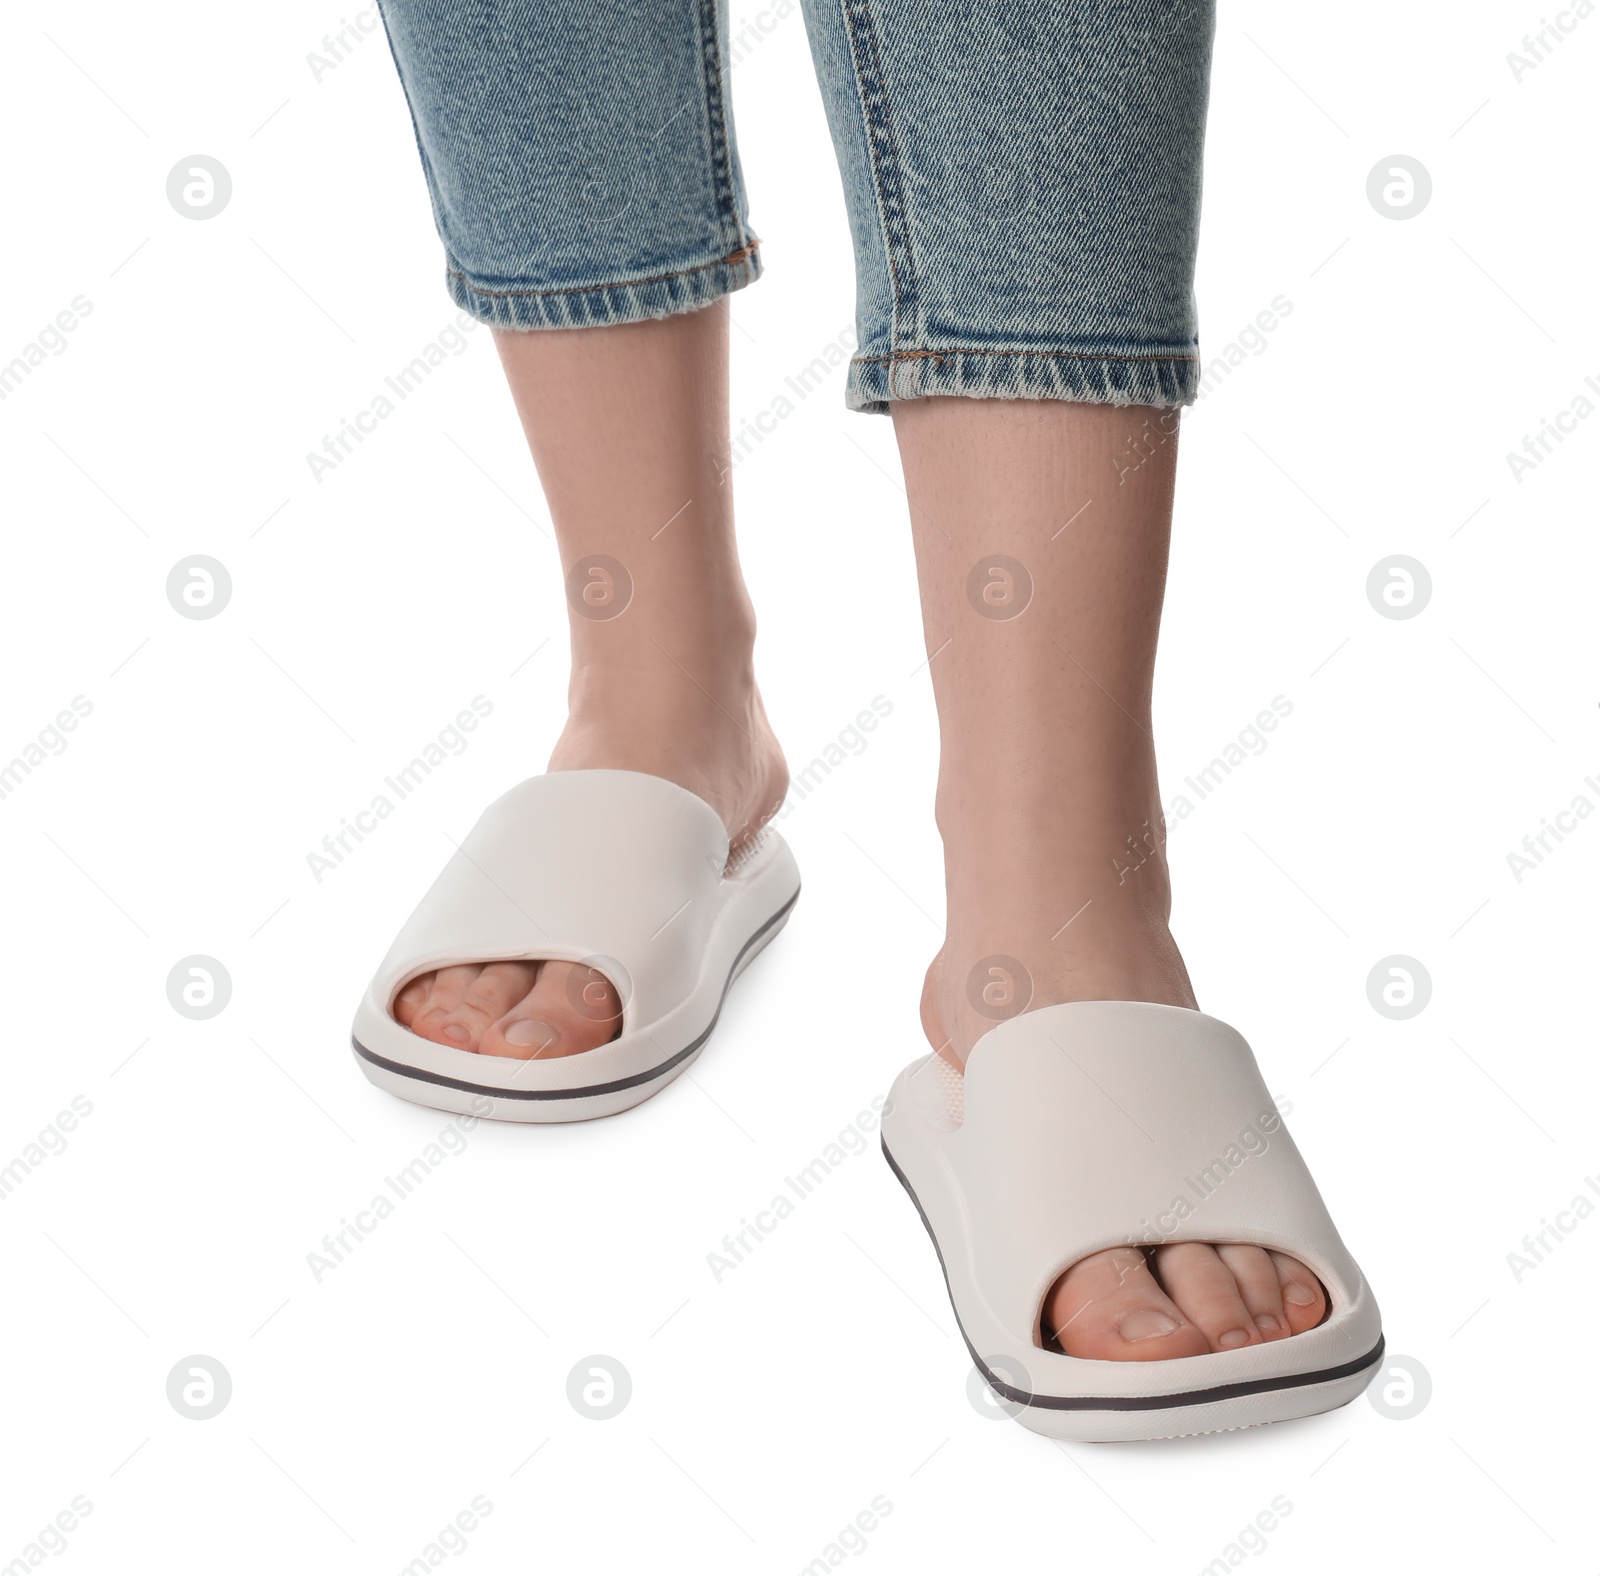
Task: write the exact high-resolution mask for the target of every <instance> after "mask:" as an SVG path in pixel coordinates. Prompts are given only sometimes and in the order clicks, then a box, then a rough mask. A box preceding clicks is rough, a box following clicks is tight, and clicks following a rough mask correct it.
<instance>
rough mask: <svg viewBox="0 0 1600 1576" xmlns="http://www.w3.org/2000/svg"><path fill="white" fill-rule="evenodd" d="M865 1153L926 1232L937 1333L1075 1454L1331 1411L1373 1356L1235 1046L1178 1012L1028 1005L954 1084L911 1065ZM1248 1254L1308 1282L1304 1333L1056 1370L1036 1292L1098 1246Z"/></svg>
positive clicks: (1246, 1056) (921, 1064) (1339, 1260)
mask: <svg viewBox="0 0 1600 1576" xmlns="http://www.w3.org/2000/svg"><path fill="white" fill-rule="evenodd" d="M882 1136H883V1149H884V1155H885V1157H886V1158H887V1159H888V1161H889V1164H890V1166H891V1167H892V1168H893V1169H894V1172H895V1174H896V1176H898V1177H899V1179H900V1181H901V1182H902V1183H903V1184H904V1186H905V1188H906V1191H907V1192H908V1193H909V1194H910V1195H911V1198H912V1202H913V1203H915V1204H916V1206H917V1209H918V1212H919V1213H920V1214H921V1216H922V1220H923V1224H924V1225H925V1226H926V1227H927V1228H928V1233H929V1235H930V1236H931V1237H932V1238H933V1242H934V1247H935V1249H936V1250H937V1252H938V1254H939V1259H940V1262H941V1264H942V1265H943V1268H944V1272H945V1281H946V1284H947V1286H948V1288H949V1292H950V1301H951V1304H952V1305H953V1307H954V1309H955V1314H956V1322H957V1324H958V1325H959V1326H960V1328H961V1332H962V1335H963V1336H964V1337H965V1339H966V1342H967V1347H968V1350H969V1351H970V1352H971V1354H972V1360H973V1362H974V1363H975V1364H976V1365H977V1367H978V1370H979V1372H980V1373H981V1374H982V1375H983V1377H984V1379H985V1381H986V1382H987V1383H988V1385H989V1387H990V1388H991V1390H993V1391H994V1393H995V1394H996V1396H998V1397H999V1399H1000V1403H1001V1405H1002V1406H1003V1407H1004V1409H1005V1410H1006V1411H1007V1412H1009V1413H1010V1414H1011V1415H1012V1416H1014V1417H1015V1418H1017V1420H1018V1421H1019V1422H1021V1423H1023V1424H1024V1425H1025V1426H1026V1427H1028V1428H1031V1429H1033V1430H1035V1431H1036V1432H1038V1433H1042V1434H1048V1435H1051V1436H1052V1437H1054V1438H1057V1439H1071V1440H1079V1441H1084V1442H1091V1441H1093V1442H1098V1441H1106V1440H1128V1439H1164V1438H1169V1437H1172V1436H1176V1435H1183V1434H1201V1433H1211V1432H1215V1431H1218V1430H1222V1429H1231V1428H1243V1427H1247V1426H1248V1425H1250V1424H1253V1423H1268V1422H1276V1421H1281V1420H1284V1419H1287V1418H1293V1417H1306V1416H1310V1415H1311V1414H1313V1413H1316V1412H1325V1411H1329V1410H1331V1409H1332V1408H1334V1407H1337V1406H1342V1405H1344V1404H1345V1403H1346V1402H1348V1401H1351V1400H1353V1399H1354V1398H1355V1397H1356V1396H1358V1395H1360V1394H1361V1392H1362V1391H1363V1390H1364V1389H1365V1388H1366V1386H1367V1384H1368V1383H1369V1382H1370V1380H1371V1379H1372V1376H1373V1375H1374V1373H1375V1372H1376V1371H1377V1368H1378V1364H1379V1362H1380V1361H1381V1359H1382V1356H1383V1334H1382V1324H1381V1320H1380V1318H1379V1314H1378V1306H1377V1303H1376V1301H1375V1300H1374V1298H1373V1295H1372V1292H1371V1289H1370V1288H1369V1287H1368V1285H1367V1283H1366V1280H1365V1278H1364V1277H1363V1276H1362V1273H1361V1270H1360V1267H1359V1266H1358V1265H1357V1264H1356V1262H1355V1260H1354V1259H1353V1258H1351V1256H1350V1254H1349V1253H1348V1252H1347V1251H1346V1249H1345V1246H1344V1244H1343V1242H1341V1241H1340V1240H1339V1233H1338V1232H1337V1230H1335V1228H1334V1224H1333V1221H1332V1220H1331V1219H1330V1218H1329V1216H1328V1211H1327V1209H1326V1207H1325V1206H1324V1204H1323V1202H1322V1198H1321V1196H1320V1194H1319V1193H1318V1192H1317V1188H1316V1184H1315V1183H1314V1182H1313V1181H1312V1179H1311V1175H1310V1173H1309V1172H1308V1171H1307V1169H1306V1165H1305V1161H1304V1160H1303V1159H1302V1158H1301V1156H1300V1152H1299V1151H1298V1150H1297V1149H1296V1148H1295V1146H1294V1141H1293V1140H1292V1139H1291V1138H1290V1137H1289V1133H1288V1130H1287V1129H1286V1128H1285V1127H1284V1125H1283V1119H1282V1117H1281V1116H1280V1115H1279V1114H1278V1111H1277V1108H1276V1106H1275V1105H1274V1103H1273V1100H1272V1097H1271V1095H1270V1094H1269V1093H1268V1092H1267V1087H1266V1085H1265V1083H1263V1081H1262V1078H1261V1073H1260V1071H1259V1069H1258V1068H1257V1066H1256V1062H1255V1058H1254V1056H1252V1054H1251V1052H1250V1047H1249V1046H1248V1045H1247V1044H1246V1043H1245V1041H1244V1039H1243V1038H1242V1037H1241V1036H1240V1035H1239V1034H1238V1033H1237V1032H1236V1031H1234V1030H1233V1029H1231V1028H1229V1027H1228V1025H1227V1024H1225V1023H1222V1022H1220V1021H1219V1020H1217V1019H1215V1018H1211V1017H1208V1016H1206V1014H1204V1013H1201V1012H1195V1011H1192V1010H1190V1009H1188V1008H1184V1007H1168V1006H1161V1005H1157V1004H1154V1003H1150V1002H1127V1001H1079V1002H1067V1003H1064V1004H1061V1005H1058V1006H1053V1007H1042V1008H1039V1009H1037V1010H1036V1011H1032V1012H1025V1013H1023V1014H1021V1015H1020V1016H1019V1017H1016V1018H1012V1019H1010V1020H1008V1021H1007V1022H1005V1023H1002V1024H1000V1025H999V1026H998V1027H996V1028H994V1029H991V1030H990V1031H989V1032H988V1033H987V1034H985V1035H984V1036H983V1038H982V1039H980V1040H979V1041H978V1043H977V1044H976V1045H975V1046H974V1047H973V1049H972V1052H971V1054H970V1055H969V1056H968V1058H967V1062H966V1070H965V1075H964V1076H963V1074H962V1073H960V1072H958V1071H957V1070H956V1069H955V1068H954V1067H952V1066H951V1065H949V1064H948V1063H946V1062H945V1061H943V1060H942V1059H941V1058H940V1057H938V1056H936V1055H934V1056H927V1057H924V1058H922V1060H920V1061H918V1062H914V1063H913V1064H912V1065H911V1066H910V1067H908V1068H907V1069H906V1070H905V1071H904V1072H902V1073H901V1074H900V1076H899V1078H898V1079H896V1080H895V1083H894V1086H893V1088H892V1089H891V1091H890V1095H889V1100H888V1103H887V1104H886V1106H885V1108H884V1112H883V1129H882ZM1189 1242H1193V1243H1219V1244H1232V1243H1242V1244H1253V1245H1255V1246H1257V1247H1261V1248H1265V1249H1268V1250H1270V1251H1273V1252H1276V1253H1281V1254H1285V1255H1288V1256H1290V1257H1291V1258H1293V1259H1294V1260H1296V1261H1298V1262H1299V1263H1302V1264H1304V1265H1306V1266H1308V1267H1309V1268H1310V1270H1311V1271H1312V1272H1313V1273H1314V1274H1315V1275H1316V1276H1317V1278H1318V1279H1319V1280H1320V1281H1321V1283H1322V1286H1323V1289H1324V1290H1325V1292H1326V1294H1327V1313H1326V1316H1325V1317H1324V1318H1323V1319H1322V1321H1321V1322H1320V1323H1319V1324H1317V1325H1316V1326H1315V1327H1314V1328H1312V1329H1308V1330H1302V1331H1301V1332H1300V1333H1299V1334H1294V1335H1290V1336H1288V1337H1286V1338H1281V1339H1277V1340H1268V1341H1255V1342H1252V1343H1251V1344H1248V1345H1241V1346H1239V1347H1238V1348H1237V1349H1235V1350H1212V1351H1202V1352H1198V1353H1195V1354H1194V1355H1189V1356H1174V1357H1167V1358H1163V1359H1161V1360H1159V1361H1151V1362H1127V1361H1111V1360H1105V1359H1100V1358H1083V1357H1072V1356H1068V1355H1067V1354H1066V1352H1065V1350H1063V1349H1062V1347H1061V1345H1060V1343H1059V1341H1058V1340H1057V1339H1055V1337H1056V1335H1057V1333H1058V1332H1055V1331H1050V1330H1046V1329H1045V1328H1044V1321H1043V1311H1044V1308H1045V1304H1046V1299H1047V1298H1048V1297H1049V1294H1050V1292H1051V1288H1052V1287H1054V1286H1055V1285H1056V1283H1057V1282H1058V1281H1059V1280H1060V1279H1061V1277H1062V1275H1063V1274H1064V1273H1065V1272H1066V1271H1067V1270H1068V1269H1070V1268H1071V1267H1072V1266H1073V1265H1075V1264H1078V1263H1079V1262H1081V1261H1083V1260H1085V1259H1087V1258H1088V1257H1089V1256H1090V1255H1093V1254H1101V1253H1104V1251H1105V1250H1107V1249H1120V1248H1134V1249H1140V1250H1143V1249H1147V1248H1151V1247H1154V1246H1159V1245H1163V1244H1174V1243H1189Z"/></svg>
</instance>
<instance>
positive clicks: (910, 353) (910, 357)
mask: <svg viewBox="0 0 1600 1576" xmlns="http://www.w3.org/2000/svg"><path fill="white" fill-rule="evenodd" d="M945 356H1055V357H1059V358H1061V359H1064V360H1071V361H1137V362H1159V361H1177V362H1183V363H1189V364H1195V363H1198V362H1199V360H1200V358H1199V356H1117V355H1112V354H1111V353H1110V352H1109V351H1094V350H1029V349H1007V350H993V349H982V350H980V349H970V350H969V349H964V348H962V347H961V346H956V347H955V348H953V349H945V350H896V351H894V352H892V353H891V354H889V355H887V356H852V357H851V358H850V364H851V365H852V366H865V365H867V364H869V363H873V362H878V361H917V360H924V359H927V358H930V357H931V358H934V359H942V358H943V357H945Z"/></svg>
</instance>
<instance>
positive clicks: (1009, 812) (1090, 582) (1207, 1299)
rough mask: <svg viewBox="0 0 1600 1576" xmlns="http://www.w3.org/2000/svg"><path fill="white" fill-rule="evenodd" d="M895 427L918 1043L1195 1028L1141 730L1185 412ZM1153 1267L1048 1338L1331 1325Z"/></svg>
mask: <svg viewBox="0 0 1600 1576" xmlns="http://www.w3.org/2000/svg"><path fill="white" fill-rule="evenodd" d="M894 420H895V432H896V435H897V437H898V438H899V442H900V453H901V457H902V460H903V462H904V466H905V475H906V490H907V493H908V495H909V497H910V502H911V518H912V531H913V535H914V538H915V542H916V549H917V572H918V578H919V580H920V582H921V586H922V609H923V622H924V627H925V631H926V636H927V645H928V650H929V652H930V653H932V654H933V655H932V659H931V661H930V664H929V672H930V673H931V675H932V678H933V688H934V696H935V699H936V701H937V703H938V709H939V731H940V740H941V753H940V762H939V790H938V798H937V814H938V820H939V831H940V834H941V836H942V837H943V840H944V848H945V893H946V913H947V919H946V932H945V944H944V947H943V949H942V950H941V951H940V953H939V956H938V957H937V958H936V959H935V960H934V963H933V966H932V968H930V969H929V971H928V978H927V983H926V986H925V988H924V991H923V998H922V1021H923V1027H924V1029H925V1030H926V1032H927V1035H928V1038H929V1040H930V1041H931V1042H932V1044H933V1046H934V1048H935V1049H936V1050H938V1051H939V1053H940V1054H941V1055H942V1056H944V1057H945V1059H946V1060H948V1061H949V1062H951V1063H952V1065H954V1066H957V1067H960V1066H961V1065H962V1064H963V1063H964V1061H965V1059H966V1056H967V1053H968V1052H970V1051H971V1049H972V1047H973V1046H974V1045H975V1044H976V1043H977V1041H978V1040H979V1039H980V1038H981V1037H982V1036H983V1035H984V1034H985V1033H986V1032H987V1031H988V1030H990V1029H992V1028H994V1026H995V1017H996V1008H995V1007H993V1006H988V1007H984V1006H983V1005H981V1004H983V1002H984V997H983V994H982V991H983V988H984V986H986V985H997V986H998V988H999V989H1000V990H1001V991H1002V993H1004V994H1003V997H1002V999H1001V1001H1000V1004H999V1011H1000V1012H1001V1013H1009V1012H1011V1011H1015V1010H1019V1009H1022V1008H1026V1007H1030V1006H1031V1007H1044V1006H1049V1005H1052V1004H1054V1003H1056V1002H1064V1001H1153V1002H1165V1003H1167V1004H1168V1005H1171V1006H1175V1007H1194V1006H1195V998H1194V991H1193V989H1192V988H1191V986H1190V983H1189V976H1188V973H1187V972H1186V970H1185V968H1184V964H1183V958H1182V956H1181V955H1180V954H1179V951H1178V947H1177V943H1176V942H1175V941H1174V940H1173V939H1172V934H1171V932H1170V931H1169V930H1168V928H1167V916H1168V912H1169V907H1170V896H1171V894H1170V888H1169V884H1168V878H1167V862H1166V855H1165V848H1164V828H1163V823H1162V815H1161V802H1160V797H1159V794H1158V791H1157V785H1156V755H1155V743H1154V739H1153V737H1152V734H1151V721H1150V695H1151V682H1152V678H1153V675H1154V669H1155V654H1156V631H1157V627H1158V625H1159V623H1160V619H1161V598H1162V590H1163V587H1164V584H1165V580H1166V569H1167V538H1168V533H1169V529H1170V525H1171V518H1172V492H1173V472H1174V466H1175V462H1176V459H1177V450H1178V440H1177V426H1178V423H1177V414H1176V412H1173V411H1156V410H1150V409H1144V408H1140V407H1137V406H1133V407H1123V408H1117V407H1113V406H1107V405H1084V404H1073V403H1068V402H1065V401H1045V400H1023V401H1014V400H964V399H949V398H934V399H924V400H911V401H906V402H903V403H902V402H897V403H896V404H895V405H894ZM996 960H1004V961H1001V962H997V961H996ZM1130 1224H1132V1223H1130ZM1154 1268H1155V1273H1154V1274H1153V1273H1152V1270H1151V1266H1150V1265H1148V1264H1147V1263H1146V1261H1145V1258H1144V1256H1143V1254H1142V1253H1140V1252H1139V1251H1138V1250H1137V1249H1131V1248H1128V1249H1116V1250H1113V1251H1111V1252H1107V1253H1099V1254H1095V1255H1094V1256H1093V1257H1092V1258H1089V1259H1085V1260H1083V1261H1082V1262H1080V1263H1079V1264H1077V1265H1075V1266H1074V1267H1073V1268H1072V1269H1071V1270H1070V1271H1069V1272H1068V1273H1067V1274H1066V1275H1064V1276H1063V1277H1062V1278H1061V1280H1060V1281H1058V1282H1057V1283H1056V1286H1055V1288H1054V1289H1053V1290H1052V1292H1051V1294H1050V1296H1049V1298H1048V1299H1047V1303H1046V1306H1045V1309H1044V1314H1043V1325H1044V1328H1045V1330H1046V1331H1047V1332H1050V1333H1052V1334H1055V1335H1056V1336H1057V1338H1058V1339H1059V1340H1060V1342H1061V1345H1062V1346H1063V1348H1064V1349H1065V1350H1066V1351H1067V1352H1069V1353H1070V1354H1071V1355H1073V1356H1075V1357H1105V1358H1143V1359H1152V1358H1162V1357H1177V1356H1187V1355H1192V1354H1196V1353H1200V1352H1205V1351H1211V1350H1226V1349H1228V1348H1230V1347H1233V1346H1241V1345H1247V1344H1255V1343H1256V1342H1259V1341H1261V1340H1264V1339H1274V1338H1278V1337H1281V1336H1286V1335H1290V1334H1298V1333H1299V1332H1300V1331H1301V1330H1303V1329H1309V1328H1310V1327H1311V1326H1312V1325H1314V1324H1316V1323H1317V1321H1318V1320H1319V1319H1320V1318H1321V1317H1322V1313H1323V1303H1322V1294H1321V1291H1320V1288H1319V1287H1318V1283H1317V1281H1316V1278H1315V1277H1314V1276H1311V1275H1309V1274H1307V1273H1305V1272H1304V1271H1299V1272H1298V1273H1296V1271H1297V1266H1296V1265H1295V1264H1294V1261H1292V1260H1290V1259H1288V1258H1285V1257H1284V1256H1282V1255H1277V1256H1275V1257H1269V1255H1268V1254H1267V1253H1266V1252H1265V1251H1264V1250H1262V1249H1260V1248H1254V1247H1249V1248H1247V1247H1239V1246H1223V1247H1221V1248H1220V1249H1215V1248H1211V1247H1206V1246H1202V1245H1197V1244H1182V1245H1179V1244H1173V1245H1170V1246H1167V1247H1163V1248H1161V1249H1159V1250H1158V1251H1157V1253H1156V1255H1155V1266H1154ZM1157 1275H1159V1276H1160V1283H1158V1281H1157V1278H1156V1276H1157ZM1163 1283H1164V1286H1165V1289H1164V1290H1163Z"/></svg>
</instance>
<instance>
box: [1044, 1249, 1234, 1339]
mask: <svg viewBox="0 0 1600 1576" xmlns="http://www.w3.org/2000/svg"><path fill="white" fill-rule="evenodd" d="M1042 1323H1043V1333H1044V1335H1045V1337H1046V1339H1047V1340H1048V1339H1050V1338H1053V1339H1054V1341H1055V1342H1056V1344H1058V1345H1059V1346H1060V1348H1061V1350H1062V1351H1064V1352H1065V1353H1066V1354H1067V1355H1068V1356H1069V1357H1087V1358H1109V1359H1111V1360H1113V1361H1126V1362H1155V1361H1159V1360H1161V1359H1163V1358H1168V1357H1197V1356H1199V1355H1200V1354H1201V1353H1202V1352H1205V1351H1208V1350H1210V1347H1209V1344H1208V1342H1207V1340H1206V1337H1205V1335H1204V1334H1203V1333H1202V1331H1200V1330H1199V1329H1197V1328H1196V1327H1195V1325H1194V1324H1193V1323H1192V1322H1190V1321H1189V1320H1188V1319H1186V1318H1185V1317H1184V1314H1183V1312H1182V1310H1181V1309H1180V1308H1179V1307H1178V1306H1177V1305H1176V1304H1175V1303H1174V1302H1173V1301H1172V1299H1171V1298H1170V1297H1168V1295H1167V1294H1166V1293H1165V1292H1164V1291H1163V1290H1162V1289H1161V1287H1160V1285H1159V1284H1158V1283H1157V1281H1156V1278H1155V1276H1154V1275H1153V1274H1151V1272H1150V1266H1149V1264H1148V1262H1147V1261H1146V1259H1145V1256H1144V1253H1143V1252H1142V1251H1141V1250H1140V1249H1138V1248H1108V1249H1107V1250H1106V1251H1105V1252H1103V1253H1095V1254H1091V1255H1090V1256H1089V1257H1088V1258H1086V1259H1080V1260H1079V1261H1078V1262H1077V1263H1076V1264H1074V1265H1073V1266H1072V1268H1071V1269H1069V1270H1068V1271H1067V1272H1066V1273H1065V1274H1064V1275H1063V1276H1061V1278H1060V1279H1059V1280H1058V1281H1057V1282H1056V1283H1055V1285H1054V1286H1052V1287H1051V1288H1050V1292H1049V1294H1048V1295H1047V1296H1046V1298H1045V1306H1044V1317H1043V1321H1042Z"/></svg>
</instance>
